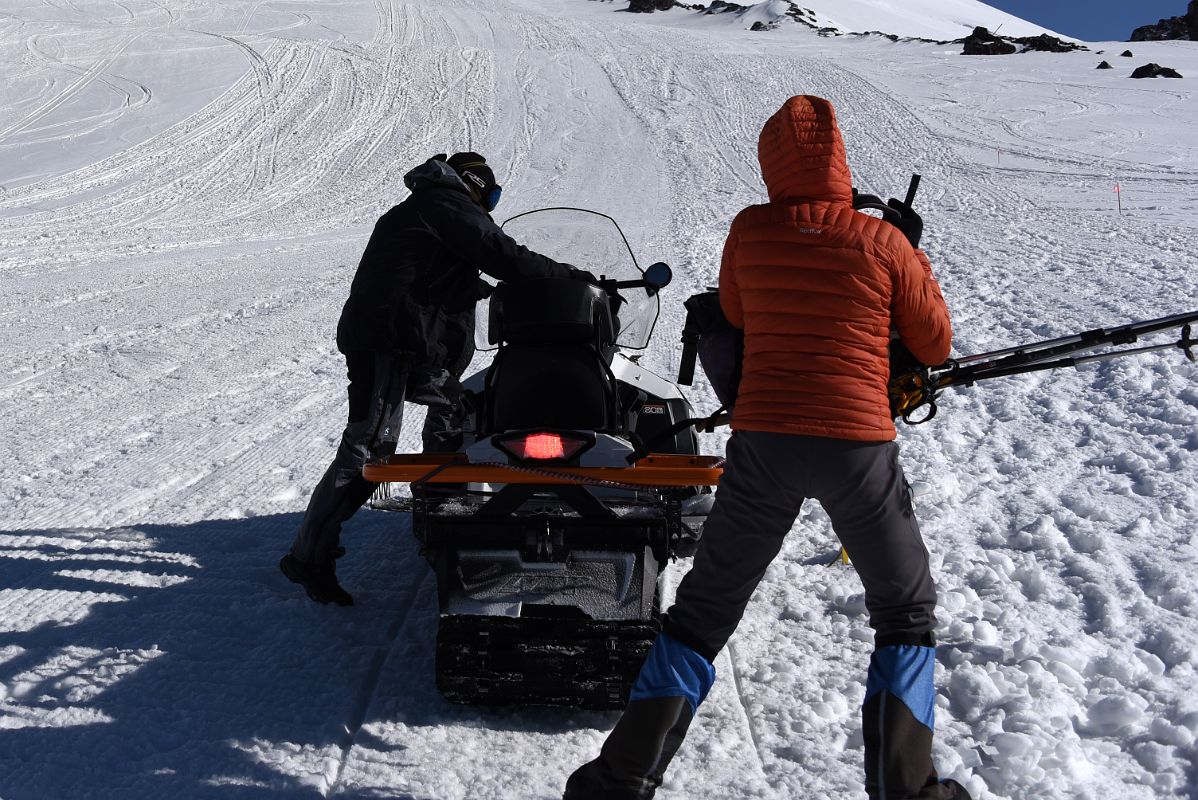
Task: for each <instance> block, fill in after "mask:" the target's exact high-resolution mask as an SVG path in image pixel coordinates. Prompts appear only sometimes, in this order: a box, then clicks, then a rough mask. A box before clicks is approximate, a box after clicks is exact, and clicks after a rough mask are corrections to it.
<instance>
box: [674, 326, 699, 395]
mask: <svg viewBox="0 0 1198 800" xmlns="http://www.w3.org/2000/svg"><path fill="white" fill-rule="evenodd" d="M698 358H699V325H698V323H697V322H696V321H695V312H694V310H693V309H690V308H687V310H686V324H685V325H683V326H682V363H680V364H679V365H678V382H679V383H680V384H682V385H683V386H690V385H691V384H693V383H694V382H695V362H696V361H697V360H698Z"/></svg>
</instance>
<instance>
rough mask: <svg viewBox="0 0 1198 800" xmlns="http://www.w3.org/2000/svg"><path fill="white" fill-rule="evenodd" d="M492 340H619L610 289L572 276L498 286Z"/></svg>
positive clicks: (607, 343) (493, 305)
mask: <svg viewBox="0 0 1198 800" xmlns="http://www.w3.org/2000/svg"><path fill="white" fill-rule="evenodd" d="M487 338H488V341H490V343H491V344H504V343H507V344H525V343H529V342H562V343H564V342H570V343H576V344H591V345H594V346H595V347H600V348H602V347H609V346H611V345H613V344H615V341H616V336H615V326H614V324H613V322H612V314H611V307H610V304H609V303H608V298H607V293H606V292H604V291H603V290H602V289H600V288H599V287H598V286H593V285H591V284H589V283H587V282H585V281H575V280H569V279H567V278H541V279H539V280H533V281H522V282H519V283H506V282H505V283H501V284H499V285H498V286H496V287H495V291H494V293H493V294H492V295H491V313H490V319H489V320H488V325H487Z"/></svg>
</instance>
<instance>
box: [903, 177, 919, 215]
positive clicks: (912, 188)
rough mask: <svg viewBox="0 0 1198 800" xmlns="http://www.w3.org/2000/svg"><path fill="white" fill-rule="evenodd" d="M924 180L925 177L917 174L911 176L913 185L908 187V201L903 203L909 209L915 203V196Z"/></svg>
mask: <svg viewBox="0 0 1198 800" xmlns="http://www.w3.org/2000/svg"><path fill="white" fill-rule="evenodd" d="M921 180H923V176H922V175H919V174H915V175H912V176H911V185H910V186H908V187H907V199H906V200H904V201H903V202H904V203H906V204H907V208H911V204H912V203H914V202H915V194H916V192H918V191H919V182H920V181H921Z"/></svg>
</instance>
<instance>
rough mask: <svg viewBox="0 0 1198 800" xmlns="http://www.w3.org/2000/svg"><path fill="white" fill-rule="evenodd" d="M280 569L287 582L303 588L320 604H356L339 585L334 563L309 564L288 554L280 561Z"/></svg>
mask: <svg viewBox="0 0 1198 800" xmlns="http://www.w3.org/2000/svg"><path fill="white" fill-rule="evenodd" d="M341 552H344V551H341ZM279 569H281V570H282V571H283V574H284V575H286V576H287V580H289V581H291V582H292V583H298V584H299V585H300V586H303V587H304V591H305V592H307V593H308V597H310V598H312V599H313V600H315V601H316V602H318V603H326V604H327V603H335V604H336V605H339V606H352V605H353V604H354V598H353V597H352V596H351V595H350V593H349V592H347V591H345V590H344V589H342V588H341V584H339V583H337V567H336V565H335V564H334V562H332V561H329V562H328V563H326V564H309V563H306V562H304V561H300V560H299V559H298V558H296V557H295V556H294V555H292V554H291V553H288V554H287V555H285V556H283V558H282V560H280V561H279Z"/></svg>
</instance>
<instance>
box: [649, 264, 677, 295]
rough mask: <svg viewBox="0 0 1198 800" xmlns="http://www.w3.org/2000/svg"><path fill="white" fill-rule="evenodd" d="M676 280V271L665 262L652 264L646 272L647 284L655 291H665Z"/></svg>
mask: <svg viewBox="0 0 1198 800" xmlns="http://www.w3.org/2000/svg"><path fill="white" fill-rule="evenodd" d="M673 279H674V271H673V270H672V269H670V265H669V264H667V263H665V262H664V261H658V262H657V263H656V264H651V265H650V266H649V268H648V269H647V270H645V283H646V284H647V285H648V287H649V288H650V289H652V290H653V291H655V292H656V291H658V290H660V289H664V288H665V287H667V286H669V285H670V281H672V280H673Z"/></svg>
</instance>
